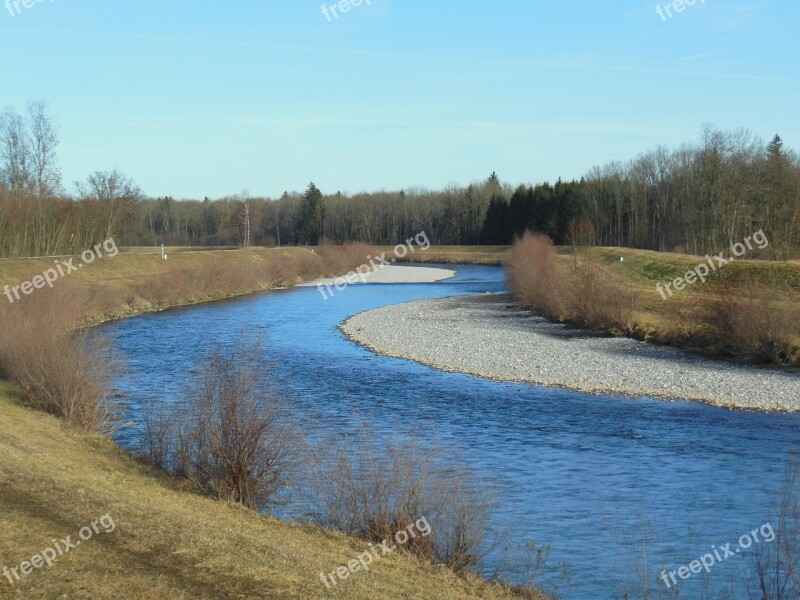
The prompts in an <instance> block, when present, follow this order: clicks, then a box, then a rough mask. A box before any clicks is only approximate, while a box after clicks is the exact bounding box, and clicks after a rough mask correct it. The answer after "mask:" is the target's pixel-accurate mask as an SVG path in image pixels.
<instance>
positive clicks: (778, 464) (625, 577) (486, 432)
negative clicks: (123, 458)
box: [102, 266, 800, 600]
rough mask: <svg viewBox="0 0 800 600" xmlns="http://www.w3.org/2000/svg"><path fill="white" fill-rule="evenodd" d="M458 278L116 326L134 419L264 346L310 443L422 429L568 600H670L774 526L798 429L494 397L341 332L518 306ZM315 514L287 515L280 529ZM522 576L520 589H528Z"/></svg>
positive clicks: (134, 434)
mask: <svg viewBox="0 0 800 600" xmlns="http://www.w3.org/2000/svg"><path fill="white" fill-rule="evenodd" d="M456 268H457V269H458V275H457V276H456V277H455V278H453V279H450V280H447V281H444V282H440V283H436V284H414V285H409V284H405V285H367V286H359V285H357V286H350V287H349V288H347V289H346V290H344V291H342V292H337V294H336V295H335V296H334V297H333V298H331V299H329V300H327V301H326V300H323V298H322V296H321V295H320V294H319V292H318V291H317V290H316V289H315V288H295V289H292V290H285V291H276V292H270V293H266V294H257V295H253V296H249V297H245V298H240V299H235V300H229V301H224V302H216V303H213V304H206V305H199V306H194V307H187V308H182V309H176V310H170V311H167V312H162V313H157V314H152V315H145V316H141V317H138V318H134V319H129V320H125V321H121V322H118V323H115V324H111V325H108V326H105V327H104V328H103V329H102V331H103V332H106V333H109V334H111V335H112V336H113V339H114V340H115V341H114V344H115V347H116V348H117V350H118V352H119V353H120V354H121V355H122V357H123V358H124V359H125V361H126V372H125V374H124V375H123V376H122V377H121V378H120V380H119V388H120V390H121V393H122V394H123V395H124V398H125V403H126V406H127V409H128V414H127V417H128V419H130V420H132V421H134V422H141V418H142V410H143V407H144V406H145V405H146V404H147V403H148V402H150V401H153V400H156V401H158V402H163V403H174V402H175V401H176V400H177V398H178V397H179V396H180V394H181V391H182V386H183V384H184V383H185V382H186V381H187V380H188V379H189V377H190V376H191V372H192V369H193V367H194V364H195V363H196V360H197V359H198V357H199V356H201V355H203V354H204V353H205V352H207V351H208V349H209V347H210V345H211V344H212V343H218V344H221V345H223V346H228V347H229V346H232V345H233V344H234V343H235V342H236V340H237V338H239V337H240V336H241V335H242V334H243V332H247V334H248V335H251V336H256V337H264V339H265V340H266V341H265V345H266V348H267V351H268V355H269V361H268V362H269V363H270V364H271V368H272V369H273V371H274V374H275V376H276V378H278V379H279V380H280V381H281V382H282V384H281V385H282V386H283V387H284V388H285V393H286V394H287V395H288V396H289V397H291V398H292V399H293V402H294V404H293V406H294V409H293V410H294V411H296V413H297V417H298V418H299V419H300V421H301V422H303V423H306V424H308V428H309V431H310V432H311V431H319V430H320V429H321V428H322V429H324V430H325V431H327V432H329V433H330V432H342V433H344V432H349V431H353V430H354V428H355V427H357V424H356V423H355V420H354V419H353V414H354V411H355V412H357V413H358V414H360V415H367V416H369V418H370V419H371V421H372V422H373V423H374V424H375V426H376V428H377V431H376V432H375V433H376V436H393V435H397V434H402V433H403V432H405V431H410V430H412V429H413V430H419V429H420V427H422V428H423V429H422V431H424V432H428V435H431V436H436V438H437V439H439V440H441V441H443V442H445V443H448V444H453V445H455V446H457V447H458V448H459V450H460V454H461V456H462V458H463V459H466V460H468V462H469V463H470V465H471V466H472V468H473V469H474V470H475V471H476V472H477V474H478V476H479V478H480V480H481V481H483V482H485V484H486V485H487V487H489V488H491V490H492V492H493V493H494V494H496V497H497V499H498V512H497V520H496V528H497V530H498V531H500V530H503V531H505V530H508V531H510V532H511V533H512V535H513V538H514V539H515V540H517V541H519V542H524V540H526V539H532V540H534V541H535V542H536V543H537V544H549V545H551V546H552V547H553V553H552V556H551V564H552V566H553V567H555V565H556V563H558V562H563V563H565V564H566V566H567V569H568V572H569V577H570V584H569V587H567V588H564V589H563V596H564V597H565V598H568V599H569V598H576V599H583V598H586V599H592V600H601V599H613V598H623V597H624V596H623V590H624V589H625V587H626V585H629V584H631V583H633V582H635V581H638V580H640V577H639V574H638V573H637V571H643V572H645V573H646V574H647V577H648V580H649V588H650V589H651V591H652V592H654V593H655V595H653V596H652V597H656V598H658V597H661V596H660V595H658V594H664V593H665V586H664V584H663V583H662V582H661V581H660V580H659V579H658V574H659V570H660V568H661V567H662V566H664V567H667V568H668V570H670V571H671V570H673V569H677V568H678V567H679V566H681V565H682V564H685V563H687V562H689V561H690V560H692V559H694V558H698V557H700V556H701V555H702V554H704V553H706V552H709V551H710V548H711V545H712V544H714V545H716V546H717V547H720V546H722V545H724V544H725V543H728V542H736V541H737V540H738V539H739V537H740V536H741V535H742V534H745V533H747V532H750V531H751V530H753V529H755V528H757V527H760V526H761V525H762V524H764V523H766V522H767V521H770V520H771V519H772V520H774V518H775V515H774V513H773V512H772V511H771V510H770V507H771V501H772V500H773V498H774V496H775V494H776V493H777V492H778V491H779V490H780V488H781V483H782V481H783V479H784V476H785V473H786V470H787V467H788V464H789V461H790V457H791V453H792V452H793V451H794V450H795V449H796V448H797V447H798V443H799V442H800V427H798V425H800V415H785V414H766V413H757V412H739V411H730V410H726V409H719V408H714V407H710V406H706V405H703V404H698V403H688V402H664V401H660V400H655V399H650V398H629V397H612V396H594V395H587V394H582V393H576V392H570V391H566V390H559V389H546V388H541V387H536V386H531V385H523V384H508V383H502V382H493V381H486V380H482V379H479V378H476V377H472V376H467V375H460V374H453V373H443V372H440V371H436V370H433V369H430V368H428V367H425V366H422V365H418V364H416V363H412V362H409V361H403V360H398V359H392V358H385V357H379V356H375V355H374V354H372V353H371V352H370V351H368V350H365V349H363V348H361V347H359V346H357V345H356V344H354V343H352V342H350V341H349V340H348V339H347V338H346V337H345V336H344V335H343V334H342V333H341V332H340V331H339V330H338V329H337V325H338V324H339V323H341V322H342V321H344V320H345V319H346V318H347V317H348V316H351V315H353V314H356V313H358V312H361V311H364V310H369V309H372V308H378V307H381V306H385V305H387V304H395V303H399V302H405V301H410V300H418V299H426V298H440V297H446V296H454V295H462V294H478V293H484V292H501V291H504V290H505V285H504V282H503V271H502V269H501V268H499V267H479V266H462V267H456ZM138 438H139V430H138V429H137V428H135V427H132V428H127V429H124V430H122V431H121V432H120V433H119V434H118V441H119V443H120V444H122V445H123V446H126V447H129V448H133V447H135V446H136V444H137V442H138ZM304 508H307V507H302V506H297V505H291V506H290V507H289V508H288V509H287V514H285V515H284V516H287V517H298V516H299V515H300V514H301V513H302V512H303V510H304ZM643 531H646V532H647V535H646V536H645V537H646V539H647V540H648V541H647V543H646V545H647V548H648V550H647V552H643V551H642V538H643V535H642V534H643ZM733 546H735V544H733ZM743 554H744V553H743ZM743 554H740V555H737V556H735V557H733V558H730V559H728V560H727V561H725V562H722V563H721V564H719V565H717V566H715V567H713V569H712V570H711V572H710V573H709V574H708V575H706V576H701V575H692V577H691V578H690V579H689V581H688V582H686V583H685V584H684V587H683V590H682V594H681V597H682V598H692V599H693V598H699V597H700V589H701V588H702V587H703V586H705V585H707V586H708V588H709V589H710V590H712V591H717V590H720V589H722V588H723V587H724V586H725V585H726V584H728V581H729V579H730V577H731V576H734V575H736V574H737V573H741V572H743V571H744V570H745V569H746V567H747V563H748V560H749V558H748V557H743ZM645 555H646V556H647V557H648V563H647V566H646V567H645V566H644V564H643V562H644V558H643V557H644V556H645ZM517 560H518V561H519V562H513V561H512V562H511V563H510V569H511V571H510V572H511V573H512V574H513V575H514V576H516V577H519V576H520V572H521V569H522V567H521V561H522V558H521V557H517ZM494 566H495V565H494V564H492V561H489V562H488V564H486V565H484V571H485V572H486V573H489V572H491V571H492V570H493V568H494ZM507 566H508V565H507ZM555 571H557V569H555V568H553V569H552V570H551V571H549V573H548V577H549V578H554V577H556V574H555ZM639 590H641V586H640V587H639ZM631 597H632V598H639V597H642V593H641V591H639V593H636V594H633V595H632V596H631ZM664 597H666V595H665V596H664ZM671 597H674V596H671ZM735 597H737V598H739V597H741V598H744V597H745V596H744V595H743V593H742V592H740V593H739V594H736V596H735Z"/></svg>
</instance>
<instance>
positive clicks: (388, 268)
mask: <svg viewBox="0 0 800 600" xmlns="http://www.w3.org/2000/svg"><path fill="white" fill-rule="evenodd" d="M455 275H456V272H455V271H453V270H451V269H440V268H438V267H416V266H415V267H398V266H397V265H385V266H383V265H379V266H378V268H377V269H375V270H374V271H369V272H366V273H363V274H359V275H358V277H356V276H351V280H352V281H353V282H354V283H353V284H352V285H358V284H365V283H436V282H437V281H442V280H444V279H450V278H451V277H455ZM337 283H338V284H340V285H343V284H344V283H345V279H344V276H342V277H329V278H324V279H315V280H314V281H307V282H305V283H301V284H298V286H297V287H313V286H318V285H323V286H327V285H336V284H337Z"/></svg>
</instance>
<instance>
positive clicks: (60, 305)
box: [0, 244, 373, 431]
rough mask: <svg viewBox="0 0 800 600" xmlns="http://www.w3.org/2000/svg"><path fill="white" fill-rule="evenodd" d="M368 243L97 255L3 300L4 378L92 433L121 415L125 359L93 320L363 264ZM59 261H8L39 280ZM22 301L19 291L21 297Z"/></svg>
mask: <svg viewBox="0 0 800 600" xmlns="http://www.w3.org/2000/svg"><path fill="white" fill-rule="evenodd" d="M372 252H373V251H372V250H371V249H370V248H369V247H368V246H366V245H364V244H348V245H345V246H337V247H326V248H319V249H317V251H311V250H306V249H287V250H266V249H246V250H241V251H229V252H200V253H176V254H172V255H171V256H170V255H168V259H167V260H163V259H162V258H161V256H160V255H140V254H134V255H126V254H119V255H117V256H115V257H113V258H109V257H104V258H101V259H97V260H96V261H95V262H93V263H92V264H90V265H85V266H86V268H85V269H81V270H77V271H76V272H75V273H71V274H69V275H68V276H66V277H65V278H64V279H62V280H59V281H57V282H56V284H55V285H54V287H53V288H49V287H47V286H45V287H43V288H42V289H34V290H33V292H32V293H31V294H30V295H23V296H22V297H21V298H20V299H19V300H14V302H10V301H9V300H8V299H7V298H6V297H5V296H3V297H2V300H0V375H2V376H3V377H5V378H6V379H8V380H10V381H12V382H14V383H16V384H18V385H19V386H20V387H21V388H22V390H23V392H24V394H25V395H26V397H27V399H28V400H29V401H30V403H31V404H33V405H34V406H36V407H38V408H41V409H44V410H46V411H48V412H51V413H53V414H55V415H58V416H60V417H62V418H64V419H65V420H66V421H67V422H68V423H70V424H72V425H73V426H76V427H78V428H80V429H83V430H88V431H102V430H104V429H105V428H106V427H108V426H111V422H112V421H113V418H112V415H111V413H110V412H109V409H110V404H109V403H108V402H107V399H108V394H109V392H108V387H109V386H108V385H107V384H108V382H109V380H110V379H111V378H112V377H113V365H114V364H115V361H114V360H113V357H112V356H110V354H109V352H108V347H107V346H106V345H105V344H103V343H102V342H100V341H98V340H96V339H94V338H92V337H91V336H89V335H87V334H86V333H82V332H79V331H78V330H81V329H82V328H84V327H85V326H87V325H91V324H96V323H99V322H102V321H105V320H109V319H114V318H119V317H123V316H128V315H133V314H140V313H143V312H149V311H153V310H163V309H165V308H170V307H173V306H180V305H184V304H196V303H199V302H208V301H212V300H218V299H222V298H229V297H233V296H238V295H242V294H248V293H252V292H255V291H263V290H268V289H272V288H275V287H286V286H289V285H293V284H295V283H298V282H300V281H303V280H307V279H312V278H315V277H323V276H332V275H338V274H341V273H342V272H344V271H346V270H350V269H354V268H356V267H357V266H358V265H361V264H363V263H364V262H365V261H366V256H368V255H369V254H370V253H372ZM52 265H53V260H52V259H33V260H23V259H19V260H4V261H0V279H2V280H3V281H8V282H11V283H12V284H13V283H19V282H21V281H30V280H32V278H33V277H34V276H35V275H36V274H41V273H42V272H43V271H45V270H46V269H48V268H51V267H52ZM12 298H13V296H12Z"/></svg>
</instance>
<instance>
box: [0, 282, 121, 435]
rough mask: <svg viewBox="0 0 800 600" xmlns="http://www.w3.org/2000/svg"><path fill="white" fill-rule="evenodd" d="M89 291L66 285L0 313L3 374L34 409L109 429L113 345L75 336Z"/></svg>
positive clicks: (0, 366)
mask: <svg viewBox="0 0 800 600" xmlns="http://www.w3.org/2000/svg"><path fill="white" fill-rule="evenodd" d="M85 298H86V290H85V289H84V288H83V287H81V286H77V285H71V286H67V285H60V286H58V287H56V288H54V289H41V290H37V292H36V293H35V294H32V295H31V296H28V297H25V298H23V299H22V300H19V301H17V302H16V303H15V304H14V305H3V307H2V309H0V331H1V332H2V333H0V371H1V372H2V373H3V375H4V376H6V377H7V378H8V379H10V380H11V381H13V382H14V383H16V384H17V385H19V386H20V388H22V390H23V392H24V395H25V398H26V399H27V401H28V402H30V404H31V405H33V406H35V407H37V408H39V409H41V410H44V411H47V412H49V413H52V414H54V415H57V416H59V417H61V418H62V419H64V420H65V421H66V422H67V423H69V424H70V425H72V426H74V427H77V428H79V429H82V430H85V431H93V432H102V431H108V430H109V429H110V428H111V427H112V425H113V424H114V421H115V416H116V413H115V410H114V406H113V405H112V403H111V401H110V399H109V397H110V390H111V383H112V380H113V377H114V375H115V374H116V372H117V369H116V361H115V360H114V359H113V357H112V354H111V351H110V347H109V344H108V343H107V342H106V341H104V340H101V339H99V338H96V337H92V336H89V335H87V334H86V333H82V332H78V333H75V332H74V331H75V328H76V326H77V324H78V322H79V321H80V320H81V318H82V317H83V315H84V307H85V303H84V302H85Z"/></svg>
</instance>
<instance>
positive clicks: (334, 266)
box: [318, 242, 376, 275]
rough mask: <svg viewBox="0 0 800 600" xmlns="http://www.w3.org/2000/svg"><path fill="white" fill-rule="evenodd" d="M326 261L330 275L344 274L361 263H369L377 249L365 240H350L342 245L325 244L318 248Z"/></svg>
mask: <svg viewBox="0 0 800 600" xmlns="http://www.w3.org/2000/svg"><path fill="white" fill-rule="evenodd" d="M318 252H319V255H320V256H321V257H322V259H323V260H324V262H325V267H326V269H327V271H328V272H327V273H326V274H328V275H343V274H344V273H348V272H349V271H353V270H355V269H357V268H358V267H360V266H361V265H365V264H369V257H372V256H375V254H376V250H375V248H373V247H372V246H370V245H369V244H365V243H363V242H349V243H346V244H342V245H341V246H331V245H323V246H320V247H319V249H318Z"/></svg>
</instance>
